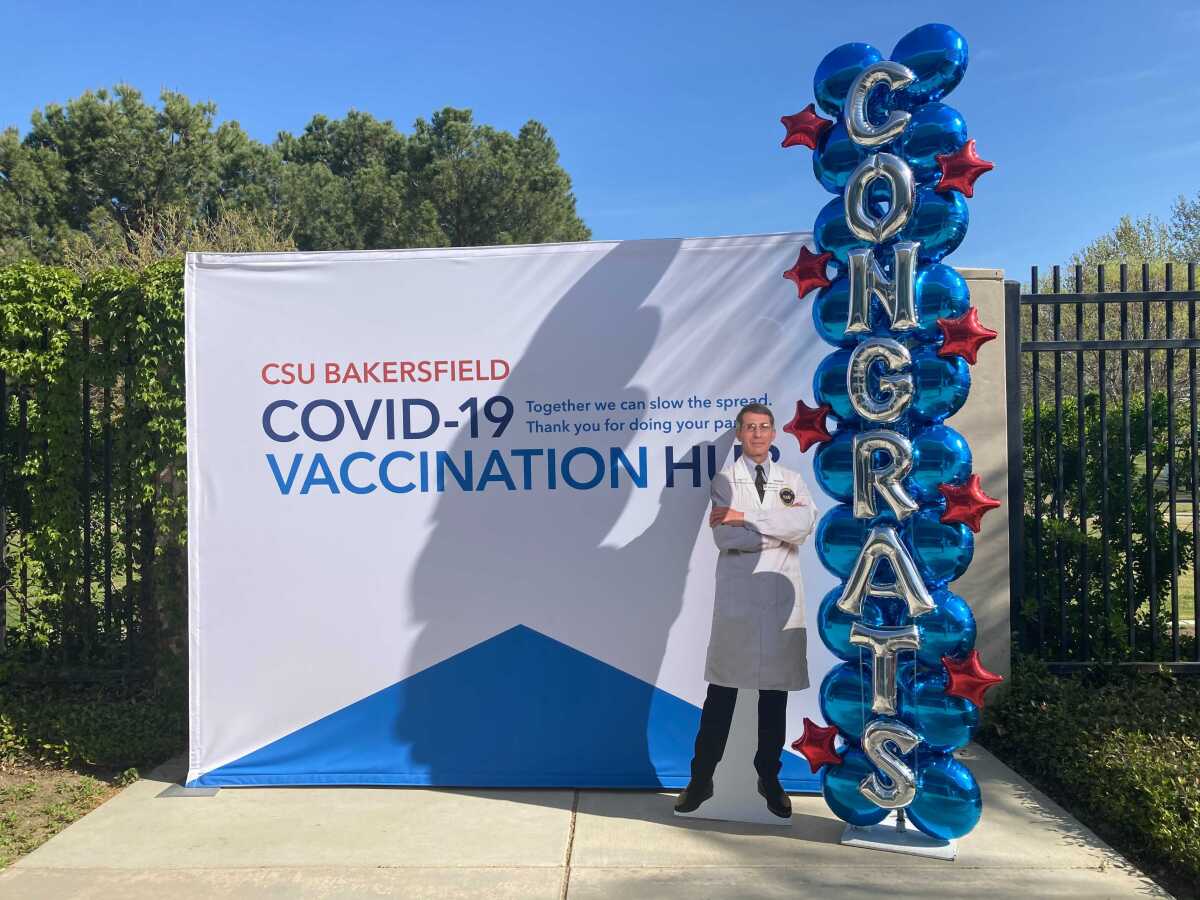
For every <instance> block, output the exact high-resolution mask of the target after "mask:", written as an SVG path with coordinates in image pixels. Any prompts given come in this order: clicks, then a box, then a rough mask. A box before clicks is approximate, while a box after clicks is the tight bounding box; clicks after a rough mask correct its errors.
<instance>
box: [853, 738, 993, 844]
mask: <svg viewBox="0 0 1200 900" xmlns="http://www.w3.org/2000/svg"><path fill="white" fill-rule="evenodd" d="M917 765H918V769H917V796H916V797H915V798H914V799H913V802H912V804H911V805H910V806H909V807H908V817H909V818H910V819H911V820H912V823H913V824H914V825H916V826H917V827H918V828H919V829H921V831H923V832H925V834H927V835H929V836H930V837H935V838H940V839H942V840H944V841H951V840H954V839H955V838H960V837H962V836H963V835H965V834H969V833H970V831H971V829H972V828H974V827H975V825H976V824H977V823H978V822H979V817H980V815H981V814H982V813H983V799H982V797H981V796H980V793H979V784H978V783H977V782H976V781H975V776H973V775H972V774H971V770H970V769H968V768H967V767H966V766H964V765H963V764H962V763H960V762H959V761H958V760H956V759H955V758H954V757H953V756H950V755H949V754H943V753H925V752H919V755H918V759H917ZM830 805H831V806H832V804H830ZM839 815H840V814H839Z"/></svg>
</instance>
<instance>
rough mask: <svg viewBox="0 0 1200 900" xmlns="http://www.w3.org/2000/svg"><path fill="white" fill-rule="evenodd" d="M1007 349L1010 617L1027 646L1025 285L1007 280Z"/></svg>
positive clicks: (1023, 645)
mask: <svg viewBox="0 0 1200 900" xmlns="http://www.w3.org/2000/svg"><path fill="white" fill-rule="evenodd" d="M1004 343H1005V347H1004V352H1005V373H1006V375H1007V378H1008V385H1007V388H1008V556H1009V569H1008V578H1009V599H1010V603H1011V607H1010V609H1011V612H1010V618H1011V621H1012V623H1013V626H1014V631H1016V632H1017V635H1018V646H1019V647H1020V648H1021V649H1022V650H1025V649H1026V648H1027V646H1028V642H1027V641H1026V634H1025V631H1026V623H1025V621H1024V619H1023V618H1022V612H1021V601H1022V599H1023V597H1024V593H1025V456H1024V454H1025V432H1024V428H1025V422H1024V418H1023V416H1022V408H1021V407H1022V398H1021V386H1022V384H1023V383H1024V378H1023V376H1022V372H1021V285H1020V284H1019V283H1018V282H1016V281H1006V282H1004ZM1018 623H1020V625H1019V627H1018Z"/></svg>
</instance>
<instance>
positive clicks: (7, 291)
mask: <svg viewBox="0 0 1200 900" xmlns="http://www.w3.org/2000/svg"><path fill="white" fill-rule="evenodd" d="M185 461H186V440H185V421H184V376H183V266H182V262H181V261H178V260H174V261H166V262H161V263H157V264H155V265H152V266H150V267H149V268H147V269H145V270H144V271H142V272H140V273H135V272H132V271H127V270H117V269H114V270H108V271H103V272H100V273H97V274H95V275H92V276H90V277H89V278H87V279H86V280H85V281H82V282H81V281H80V280H79V279H78V278H76V277H75V276H74V275H72V274H71V273H69V272H67V271H66V270H64V269H58V268H54V267H49V266H42V265H37V264H33V263H19V264H16V265H13V266H9V267H6V268H2V269H0V511H2V515H0V527H2V528H3V540H2V543H0V546H3V549H4V559H3V565H0V580H2V582H3V585H2V586H3V592H4V598H5V603H4V604H3V605H0V650H2V653H3V655H2V656H0V661H3V662H4V664H5V665H7V666H8V667H9V668H12V669H15V668H18V667H19V668H21V669H23V670H25V671H28V670H29V668H30V667H31V666H32V667H33V668H35V669H37V668H42V667H44V668H47V669H54V670H60V671H61V670H63V669H71V670H114V669H115V670H122V671H133V670H138V671H144V672H151V673H154V674H156V675H162V674H169V673H171V672H175V673H178V671H180V669H181V665H182V661H183V660H182V657H183V648H184V640H183V635H184V629H185V617H186V596H187V582H186V562H185V559H186V554H185V550H184V546H185V544H184V542H185V527H186V522H187V495H186V471H185Z"/></svg>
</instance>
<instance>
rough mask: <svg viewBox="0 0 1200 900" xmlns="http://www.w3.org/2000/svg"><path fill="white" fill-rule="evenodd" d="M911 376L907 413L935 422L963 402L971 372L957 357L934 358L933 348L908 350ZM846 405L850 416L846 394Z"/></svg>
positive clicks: (957, 408)
mask: <svg viewBox="0 0 1200 900" xmlns="http://www.w3.org/2000/svg"><path fill="white" fill-rule="evenodd" d="M847 359H848V357H847ZM847 364H848V362H847ZM843 371H845V367H844V366H843ZM912 373H913V400H912V405H911V406H910V407H909V411H910V412H911V413H912V414H913V417H914V418H916V419H917V420H918V421H921V422H930V423H935V424H936V423H939V422H941V421H942V420H943V419H945V418H946V417H947V416H952V415H954V414H955V413H956V412H958V410H959V409H960V408H961V407H962V405H963V404H964V403H965V402H966V401H967V394H968V393H969V392H970V390H971V369H970V367H969V366H968V365H967V361H966V360H965V359H963V358H962V357H961V356H938V355H937V350H936V349H935V348H933V347H920V348H918V349H916V350H914V351H912ZM843 390H844V389H843ZM846 406H848V407H850V411H851V412H852V413H853V411H854V408H853V407H852V406H850V397H849V395H848V394H847V396H846Z"/></svg>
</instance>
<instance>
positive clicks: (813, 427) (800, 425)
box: [783, 400, 833, 453]
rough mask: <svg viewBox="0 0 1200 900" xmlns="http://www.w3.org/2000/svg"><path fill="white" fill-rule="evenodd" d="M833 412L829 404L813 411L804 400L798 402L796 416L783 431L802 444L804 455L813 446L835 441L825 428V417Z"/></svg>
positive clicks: (801, 448) (801, 449) (824, 404)
mask: <svg viewBox="0 0 1200 900" xmlns="http://www.w3.org/2000/svg"><path fill="white" fill-rule="evenodd" d="M832 411H833V408H832V407H831V406H830V405H829V404H828V403H822V404H821V405H820V406H818V407H817V408H816V409H813V408H812V407H811V406H808V405H807V404H805V402H804V401H803V400H797V401H796V415H794V416H793V417H792V421H790V422H788V423H787V424H786V425H784V426H783V430H784V431H786V432H787V433H788V434H790V435H791V436H792V437H794V438H795V439H796V440H797V441H799V442H800V452H801V453H804V452H805V451H807V450H808V448H809V447H811V446H812V445H813V444H823V443H824V442H825V441H831V440H833V435H832V434H830V433H829V429H828V428H826V427H825V417H826V416H827V415H829V414H830V413H831V412H832Z"/></svg>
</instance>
